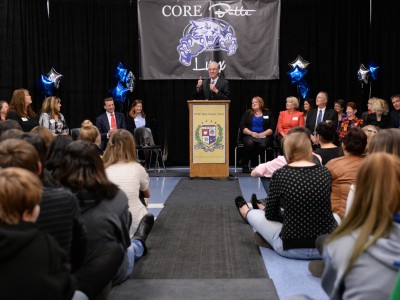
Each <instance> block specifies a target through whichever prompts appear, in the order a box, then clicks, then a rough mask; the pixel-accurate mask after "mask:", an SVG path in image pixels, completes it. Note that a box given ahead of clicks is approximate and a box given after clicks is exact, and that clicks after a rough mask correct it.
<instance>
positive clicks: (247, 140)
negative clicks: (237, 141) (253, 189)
mask: <svg viewBox="0 0 400 300" xmlns="http://www.w3.org/2000/svg"><path fill="white" fill-rule="evenodd" d="M243 144H244V155H243V165H247V164H248V163H249V160H252V161H253V164H254V165H256V164H258V155H261V162H265V161H264V152H265V150H267V149H268V148H270V147H272V146H273V142H272V140H271V139H270V138H269V137H267V138H266V139H265V140H261V141H260V142H258V141H257V142H256V141H254V140H253V138H252V137H250V136H246V137H244V138H243ZM267 160H268V158H267Z"/></svg>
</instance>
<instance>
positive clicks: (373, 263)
mask: <svg viewBox="0 0 400 300" xmlns="http://www.w3.org/2000/svg"><path fill="white" fill-rule="evenodd" d="M358 235H359V231H355V232H353V233H352V234H351V235H348V236H345V237H342V238H340V239H337V240H334V241H333V242H331V243H329V244H327V245H326V246H325V249H324V254H323V258H324V261H325V270H324V274H323V275H322V287H323V289H324V290H325V292H326V293H327V294H328V295H329V297H330V299H335V300H336V299H351V300H368V299H371V300H372V299H373V300H377V299H388V298H389V296H390V293H391V291H392V290H393V288H394V283H395V280H396V276H397V273H398V272H399V268H398V267H396V266H395V262H397V264H398V262H399V261H400V224H399V223H395V222H394V223H393V229H392V231H391V233H390V236H389V237H388V238H380V239H378V240H377V241H376V242H375V244H373V245H372V246H371V247H370V248H368V249H367V250H366V251H365V252H364V253H362V254H361V255H360V256H359V257H358V259H357V260H356V262H355V263H354V265H353V266H352V267H351V269H350V271H349V272H348V273H347V274H344V271H345V269H346V267H347V263H348V260H349V259H350V255H351V253H352V250H353V246H354V244H355V241H356V239H357V237H358Z"/></svg>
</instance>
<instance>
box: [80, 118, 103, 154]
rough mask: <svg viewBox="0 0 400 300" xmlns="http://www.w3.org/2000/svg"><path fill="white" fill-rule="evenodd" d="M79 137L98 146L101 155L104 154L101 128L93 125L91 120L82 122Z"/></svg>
mask: <svg viewBox="0 0 400 300" xmlns="http://www.w3.org/2000/svg"><path fill="white" fill-rule="evenodd" d="M79 139H80V140H81V141H87V142H89V143H92V144H94V145H95V146H96V148H97V151H98V153H99V155H100V156H103V154H104V151H103V150H102V149H101V147H100V145H101V135H100V131H99V129H98V128H97V127H96V126H94V125H93V123H92V122H90V121H89V120H85V121H83V123H82V127H81V131H80V133H79Z"/></svg>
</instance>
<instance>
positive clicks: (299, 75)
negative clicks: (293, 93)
mask: <svg viewBox="0 0 400 300" xmlns="http://www.w3.org/2000/svg"><path fill="white" fill-rule="evenodd" d="M309 64H310V63H309V62H308V61H306V60H304V59H303V58H302V57H301V56H300V55H299V56H297V58H296V59H295V60H294V61H293V62H291V63H290V64H289V66H291V67H292V68H293V69H292V70H291V71H290V72H288V73H287V74H288V75H289V77H290V79H291V84H297V89H298V91H299V93H300V95H301V97H302V98H303V99H305V98H307V95H308V93H309V92H310V87H309V85H308V83H307V82H306V80H305V79H304V76H305V75H306V74H307V70H306V69H307V67H308V65H309Z"/></svg>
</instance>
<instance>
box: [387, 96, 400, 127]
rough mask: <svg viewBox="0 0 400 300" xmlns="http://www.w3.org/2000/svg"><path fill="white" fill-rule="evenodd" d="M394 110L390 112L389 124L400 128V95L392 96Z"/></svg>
mask: <svg viewBox="0 0 400 300" xmlns="http://www.w3.org/2000/svg"><path fill="white" fill-rule="evenodd" d="M390 99H391V100H392V104H393V107H394V110H392V111H391V112H390V123H389V126H390V127H392V128H400V95H393V96H392V97H391V98H390Z"/></svg>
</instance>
